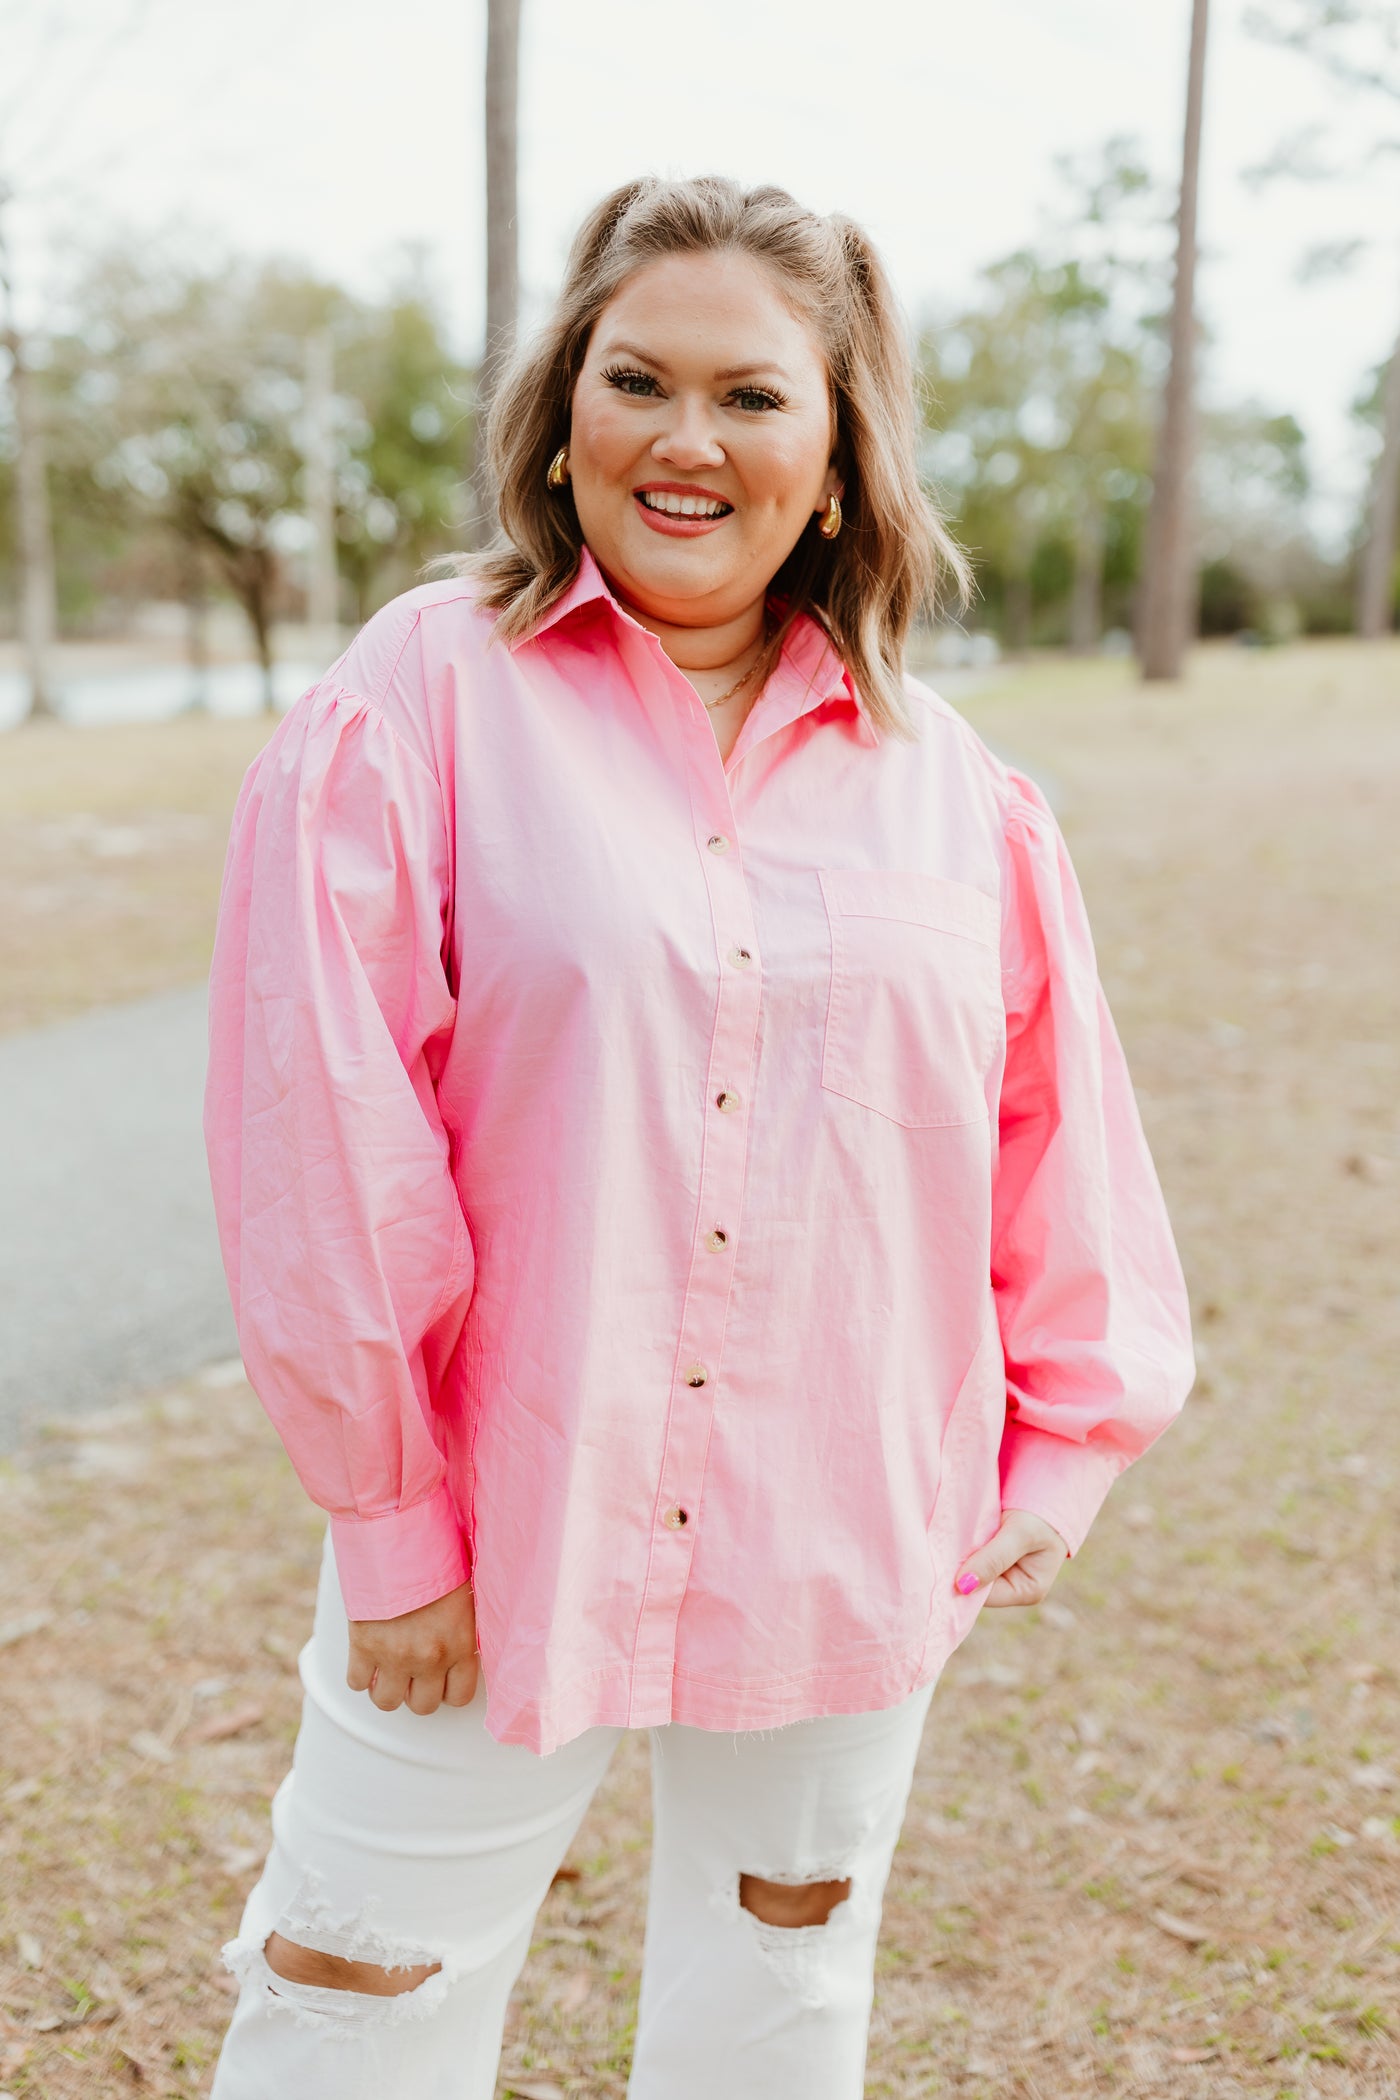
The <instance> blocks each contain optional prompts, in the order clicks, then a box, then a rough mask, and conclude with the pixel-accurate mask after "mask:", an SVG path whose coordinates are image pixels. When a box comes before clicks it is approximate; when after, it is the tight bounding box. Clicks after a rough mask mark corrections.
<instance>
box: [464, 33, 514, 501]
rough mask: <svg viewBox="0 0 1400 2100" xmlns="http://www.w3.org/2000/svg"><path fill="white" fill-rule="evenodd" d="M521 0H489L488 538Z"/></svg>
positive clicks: (481, 480) (505, 306)
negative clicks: (491, 421)
mask: <svg viewBox="0 0 1400 2100" xmlns="http://www.w3.org/2000/svg"><path fill="white" fill-rule="evenodd" d="M520 4H521V0H486V77H485V94H484V111H485V138H486V335H485V341H484V344H483V347H482V354H481V368H480V371H479V373H478V377H477V396H476V435H477V444H476V471H475V477H474V479H475V491H476V508H477V518H476V527H477V532H478V536H479V537H482V538H486V537H489V530H490V525H491V522H492V520H493V519H494V517H495V512H496V492H495V490H494V489H493V488H492V486H491V470H490V464H489V462H488V460H487V458H486V453H485V448H484V446H483V445H482V443H481V435H482V432H483V430H484V429H485V425H486V414H487V410H488V409H489V407H490V405H491V396H492V393H493V391H494V389H495V385H496V380H497V378H498V376H499V374H500V372H501V371H502V369H503V367H504V366H505V364H506V363H507V361H508V360H509V357H510V354H511V351H512V349H513V348H514V345H515V334H516V329H517V326H518V324H519V305H520V234H519V224H518V211H519V199H518V169H519V144H518V137H517V132H518V111H519V101H520Z"/></svg>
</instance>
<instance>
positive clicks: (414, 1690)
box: [404, 1672, 443, 1714]
mask: <svg viewBox="0 0 1400 2100" xmlns="http://www.w3.org/2000/svg"><path fill="white" fill-rule="evenodd" d="M442 1685H443V1680H442V1675H441V1672H436V1673H431V1672H430V1673H429V1675H428V1676H426V1677H410V1678H409V1680H408V1690H407V1691H406V1692H405V1694H404V1697H405V1699H406V1701H407V1703H408V1706H409V1710H410V1712H412V1713H415V1714H435V1713H436V1712H437V1710H438V1708H439V1707H440V1706H441V1704H442Z"/></svg>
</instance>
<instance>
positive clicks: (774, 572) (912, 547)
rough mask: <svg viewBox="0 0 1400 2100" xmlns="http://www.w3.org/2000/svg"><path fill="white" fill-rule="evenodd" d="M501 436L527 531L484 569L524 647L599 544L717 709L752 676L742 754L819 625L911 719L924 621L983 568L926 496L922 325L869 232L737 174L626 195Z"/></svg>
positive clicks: (901, 725)
mask: <svg viewBox="0 0 1400 2100" xmlns="http://www.w3.org/2000/svg"><path fill="white" fill-rule="evenodd" d="M488 441H489V444H490V447H491V454H492V461H493V467H494V472H495V478H496V482H497V486H498V489H499V495H500V512H501V522H502V526H503V528H504V540H503V543H502V544H501V545H500V546H499V547H498V548H497V549H496V550H493V552H492V554H491V555H490V556H489V557H488V559H487V561H486V562H485V563H484V564H480V563H474V564H473V565H472V566H473V567H476V568H478V569H481V570H482V571H483V573H484V576H485V580H486V584H487V593H486V602H487V603H488V604H490V605H491V606H493V607H495V608H497V609H498V610H499V611H500V613H501V620H500V623H499V631H500V633H501V635H502V636H503V637H504V638H510V637H512V636H514V635H515V634H516V633H524V632H527V631H528V630H529V628H530V627H531V626H532V625H533V624H534V623H535V622H536V621H537V620H538V619H539V618H540V617H541V616H542V615H543V614H544V613H545V612H547V611H548V609H549V607H550V606H551V605H553V604H554V603H555V602H557V600H558V598H559V597H560V596H561V594H562V593H563V591H565V590H566V589H567V588H568V586H569V584H570V582H571V581H572V580H573V577H574V575H575V572H576V570H577V566H578V557H579V550H580V547H581V545H584V544H586V545H587V546H588V548H589V549H590V551H591V552H592V554H593V555H594V557H595V558H596V560H597V561H598V563H599V565H600V567H601V568H602V570H603V573H604V574H605V575H606V576H607V578H608V580H609V583H610V584H611V585H612V587H613V589H614V591H615V592H616V593H617V594H618V596H619V598H620V600H621V601H622V602H623V603H624V604H626V605H627V606H628V609H629V610H630V611H632V612H634V613H636V614H638V616H639V617H641V618H642V619H643V620H644V622H645V624H646V625H647V626H649V627H650V628H651V630H652V631H653V632H654V633H656V634H657V635H658V636H659V637H660V639H661V641H662V644H663V646H664V647H665V648H666V650H667V653H668V654H669V655H670V656H671V657H672V660H673V661H674V662H675V663H677V664H678V665H679V666H680V667H681V668H682V669H683V670H685V672H686V673H687V675H688V676H689V677H690V678H691V681H692V683H693V684H694V685H695V686H696V688H697V690H698V691H699V692H700V694H701V697H702V698H704V699H705V700H706V701H707V702H712V701H714V699H715V695H716V694H717V693H720V692H721V690H722V689H723V688H724V687H726V686H727V685H728V683H729V682H730V681H729V678H728V677H726V676H725V675H724V674H726V673H730V674H731V675H732V671H733V669H734V668H736V667H737V666H739V664H740V663H741V661H743V660H745V659H746V660H747V661H746V669H747V672H748V675H747V677H746V678H745V679H744V681H743V683H742V685H741V687H740V689H739V691H738V693H737V694H736V695H735V696H734V700H733V701H732V702H728V701H727V702H726V704H727V705H728V707H729V713H728V714H727V715H726V716H721V717H720V719H719V721H718V723H717V728H718V729H719V733H720V739H721V747H722V748H725V747H726V746H731V747H732V743H733V741H734V739H735V738H736V737H737V733H738V729H739V726H740V723H741V719H742V716H741V715H740V714H739V712H738V709H739V707H741V706H742V705H743V703H744V702H745V701H746V700H747V701H749V702H751V701H752V699H753V697H754V694H755V693H756V692H757V691H758V690H759V689H760V688H761V686H762V684H763V681H764V679H765V678H766V677H767V676H768V675H769V673H771V671H772V669H773V667H774V665H775V664H776V663H777V661H778V660H779V657H780V656H781V654H782V649H783V644H784V641H785V639H786V637H787V635H788V633H789V632H790V631H791V628H792V625H793V623H794V621H796V620H797V619H799V618H801V617H802V616H804V615H807V616H811V617H814V618H815V619H816V620H817V621H818V622H819V623H820V624H821V626H822V627H823V628H824V629H825V630H826V632H827V633H828V634H829V635H830V636H831V639H832V641H833V642H834V643H835V645H836V647H837V649H838V651H839V652H840V654H841V656H842V659H843V661H844V662H845V663H846V665H847V667H848V668H849V670H850V672H851V675H852V677H853V679H854V680H855V682H856V684H857V685H858V687H859V688H860V690H861V692H862V694H863V696H864V699H865V702H866V705H867V706H868V707H869V709H870V712H871V715H872V718H873V719H874V720H875V721H876V722H878V723H880V724H881V725H882V726H884V727H886V728H890V729H894V730H896V731H898V730H901V729H905V728H907V727H908V720H909V717H908V711H907V706H906V702H905V698H904V694H903V687H902V680H903V658H904V644H905V639H906V636H907V634H908V631H909V628H910V625H911V624H912V622H913V620H914V617H915V615H916V614H917V613H918V611H919V610H920V608H921V607H928V608H930V609H931V608H932V605H933V603H934V601H935V598H936V596H937V594H938V590H939V586H940V582H946V585H947V587H948V588H949V589H950V590H951V592H952V594H953V596H954V597H955V598H958V599H961V598H962V597H963V596H964V595H965V593H966V590H967V583H968V572H967V569H966V566H965V564H964V561H963V558H962V556H961V554H960V553H959V551H958V549H957V548H956V547H955V546H954V544H953V542H952V540H951V539H950V538H949V536H948V533H947V532H946V530H945V528H944V527H943V525H942V523H941V521H940V519H939V517H938V514H937V511H936V509H935V508H934V506H933V504H932V503H931V501H930V500H929V498H928V496H927V495H926V493H925V492H924V490H923V489H922V488H921V487H920V484H919V480H918V474H917V471H916V468H915V411H914V383H913V372H912V367H911V363H910V357H909V349H908V343H907V338H906V332H905V328H904V324H903V320H902V317H901V315H900V313H899V310H898V307H897V306H896V304H895V301H894V298H893V296H892V294H891V292H890V289H889V285H888V282H887V280H886V278H885V274H884V270H883V268H882V266H881V264H880V261H879V258H878V257H877V256H876V254H875V252H874V250H873V249H872V248H871V246H870V244H869V242H868V241H867V240H866V238H865V235H864V234H863V233H862V232H861V230H860V229H859V227H857V226H855V225H854V224H852V222H851V221H850V220H847V219H841V218H839V217H836V218H831V219H823V218H819V217H818V216H817V215H816V214H815V213H812V212H807V211H803V210H802V209H801V207H800V206H798V205H796V204H794V202H793V200H792V198H791V197H789V196H788V195H787V193H786V191H784V190H779V189H758V190H750V191H744V190H741V189H740V188H739V187H738V185H737V184H735V183H732V182H726V181H724V180H722V179H720V178H709V179H702V180H699V181H694V182H685V183H663V182H656V181H645V182H638V183H631V184H628V185H627V186H626V188H624V189H621V190H618V191H615V192H614V193H613V195H612V196H610V197H607V198H605V199H604V200H603V202H602V203H601V204H600V205H599V206H598V208H597V210H596V211H595V212H593V213H592V214H591V215H590V217H589V218H588V219H587V220H586V221H585V223H584V225H583V227H582V228H581V229H580V231H579V234H578V237H577V239H576V240H575V242H574V246H573V249H572V252H571V254H570V257H569V264H568V269H567V271H566V274H565V283H564V289H563V291H562V293H561V296H560V300H559V303H558V306H557V308H556V310H555V313H554V315H553V317H552V319H551V320H550V322H549V323H548V325H547V326H546V328H545V329H544V331H543V332H542V334H541V335H540V336H539V337H538V339H537V340H536V341H535V342H534V343H533V344H532V345H531V346H530V347H529V348H528V349H527V351H526V352H525V354H524V355H523V356H522V357H521V358H520V359H519V360H518V362H517V364H516V366H515V369H514V371H513V372H512V374H511V375H510V376H509V378H508V379H507V380H506V382H505V383H504V384H503V386H502V388H501V391H500V393H499V394H498V396H497V399H496V402H495V405H494V408H493V412H492V416H491V427H490V431H489V434H488ZM561 454H562V457H563V459H564V461H566V462H567V464H566V466H565V467H564V468H563V470H562V472H561V474H560V475H559V476H558V477H557V479H556V483H555V487H554V491H553V494H551V491H550V488H549V486H548V483H547V469H548V466H549V462H550V461H551V460H554V459H559V458H560V457H561ZM565 474H567V477H568V484H569V490H570V494H569V495H568V496H564V497H562V500H559V490H560V489H561V487H562V485H563V479H564V475H565ZM702 503H703V504H704V505H705V506H706V511H705V512H704V513H702V512H701V510H700V508H699V506H700V505H701V504H702ZM687 505H690V506H691V507H690V508H689V509H687V508H686V506H687ZM668 542H669V543H671V544H667V543H668ZM696 543H700V544H696ZM772 601H777V602H776V603H774V602H772ZM716 704H717V703H716ZM726 755H727V750H726Z"/></svg>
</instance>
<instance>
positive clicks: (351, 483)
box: [64, 251, 466, 706]
mask: <svg viewBox="0 0 1400 2100" xmlns="http://www.w3.org/2000/svg"><path fill="white" fill-rule="evenodd" d="M74 305H75V316H74V321H73V329H72V333H71V337H70V338H69V340H68V342H67V344H66V345H65V353H64V354H65V356H66V357H67V359H68V360H69V362H70V363H71V364H72V366H73V367H74V370H75V373H76V374H77V377H75V380H74V391H75V392H76V391H77V389H78V387H79V386H82V385H87V388H88V392H89V394H91V392H92V389H91V384H90V380H91V368H94V367H100V370H101V373H102V377H103V386H102V388H101V400H100V403H98V402H96V401H93V402H92V404H91V405H90V407H89V412H88V414H87V416H86V418H85V421H84V428H85V430H86V431H87V433H88V437H89V443H90V448H91V449H90V454H89V457H90V459H91V462H92V464H91V470H90V471H91V478H92V481H93V483H94V484H95V485H96V486H97V487H98V488H99V489H103V490H107V491H109V492H110V491H120V492H123V493H124V494H125V496H126V498H127V500H128V501H129V503H131V504H134V505H135V506H136V509H137V512H138V513H139V516H140V517H141V518H143V519H144V520H145V521H146V523H147V525H148V526H149V525H152V524H155V525H158V526H159V527H160V528H161V529H162V530H163V531H164V532H165V533H166V534H167V535H168V536H169V537H170V538H172V539H173V541H174V542H175V543H176V544H177V545H178V547H179V548H180V549H181V550H182V552H181V557H180V562H179V570H180V574H181V581H182V585H183V587H184V588H185V590H186V592H187V595H189V596H191V597H192V598H193V597H195V596H197V594H198V593H199V592H200V591H201V589H202V578H203V573H204V568H205V565H206V563H207V565H208V566H209V567H211V568H212V569H213V571H214V573H215V575H216V576H217V577H218V578H219V579H220V580H221V581H222V583H223V584H224V586H225V588H226V589H228V590H229V591H230V592H231V593H232V595H233V596H234V597H235V598H236V599H237V601H238V603H239V604H240V605H241V606H242V608H243V610H244V612H245V614H246V615H247V618H248V621H249V624H250V626H251V628H252V630H253V636H254V641H255V645H256V649H257V654H258V659H259V662H260V663H261V665H262V669H263V679H264V694H265V697H266V700H267V703H268V705H269V706H271V705H272V700H273V674H272V624H273V619H274V616H275V614H276V613H277V612H278V609H279V607H280V606H282V605H283V604H284V603H285V602H286V601H287V600H288V599H289V598H291V599H293V600H294V599H295V598H296V597H297V596H300V597H301V598H302V599H303V602H304V604H305V608H306V610H307V611H308V612H310V611H311V610H312V602H313V591H314V589H315V588H316V580H315V573H314V568H313V565H312V561H311V560H310V559H309V558H308V557H311V556H313V555H314V551H315V541H316V529H315V523H314V520H315V517H316V515H317V513H318V511H319V513H320V516H321V519H322V523H321V532H322V535H323V536H324V535H326V533H327V530H328V529H329V537H330V542H331V546H330V551H331V552H332V553H333V555H334V557H335V566H334V569H332V570H331V571H330V573H329V574H324V575H323V577H322V580H321V583H320V585H319V589H320V592H321V606H322V609H323V611H324V608H325V607H326V606H327V605H330V606H331V607H332V608H333V609H334V610H335V612H336V614H337V616H338V612H339V606H338V603H337V602H336V601H337V599H338V595H339V590H340V578H341V576H342V574H343V575H344V577H345V579H346V581H347V582H348V584H349V587H350V593H351V597H352V600H353V605H354V610H355V613H356V616H357V617H358V618H360V619H364V618H365V617H367V616H368V614H369V613H370V612H371V611H372V610H373V608H374V604H375V603H376V602H377V594H387V591H388V590H389V589H392V588H403V587H404V586H406V585H408V584H410V583H412V582H413V581H414V580H415V579H416V576H417V573H418V571H419V570H420V569H421V566H422V564H423V562H424V561H425V560H426V559H427V558H428V557H429V556H430V555H433V554H438V553H441V552H443V551H445V549H446V547H447V546H448V545H450V542H451V537H452V520H453V516H454V514H455V512H456V509H457V505H458V498H459V495H460V487H461V483H460V474H459V471H458V468H457V465H456V453H457V440H458V430H457V427H456V426H457V425H458V424H459V423H460V420H461V415H462V410H461V408H460V405H459V404H460V401H461V397H462V395H463V393H464V390H465V383H466V374H465V372H464V370H463V368H462V367H461V366H460V365H458V364H457V363H456V362H455V361H454V360H453V359H452V358H451V356H450V355H449V353H448V351H447V349H446V347H445V344H444V341H443V335H442V329H441V326H440V323H439V322H438V319H437V317H436V314H435V312H434V310H433V307H432V303H431V300H430V297H429V294H428V291H427V288H426V285H425V284H424V282H423V278H422V272H421V267H419V266H417V265H415V266H413V267H411V268H410V270H409V271H408V273H407V275H406V277H405V278H404V280H403V281H402V282H401V283H400V285H398V286H397V287H396V288H395V290H394V291H393V293H392V294H391V296H390V297H389V298H388V299H387V300H386V301H385V302H384V303H383V304H382V305H374V304H371V303H367V302H364V301H360V300H355V299H352V298H350V297H349V296H348V295H347V294H345V293H344V292H342V291H341V290H340V289H339V288H338V287H336V286H334V285H331V284H327V283H325V282H323V281H321V280H319V279H317V278H314V277H311V276H307V275H305V274H301V273H297V272H289V271H287V270H285V269H278V268H275V267H272V266H265V267H263V268H261V269H255V268H252V267H250V266H247V265H243V266H239V265H235V264H232V263H230V264H227V265H225V266H223V267H220V268H218V269H216V270H213V271H211V270H209V269H208V268H207V266H204V265H199V266H196V265H192V264H191V263H190V261H189V260H188V258H187V257H184V256H182V255H179V254H169V253H167V254H165V255H155V256H152V255H150V254H149V253H148V254H145V255H143V256H141V257H139V258H138V257H136V256H134V255H132V254H131V253H130V252H122V251H109V252H108V253H106V254H105V255H102V256H100V257H99V258H97V260H96V261H95V262H94V263H93V265H92V266H91V268H90V269H89V271H88V273H87V275H86V278H85V280H84V282H83V284H82V285H81V286H80V287H79V289H78V291H77V293H76V294H75V300H74ZM308 345H312V346H315V347H314V348H313V349H312V350H311V352H310V354H309V355H308ZM328 366H329V367H330V369H329V370H328V369H327V367H328ZM133 522H134V521H133ZM323 559H324V555H323ZM299 572H300V574H301V576H302V579H303V581H302V585H301V587H300V590H299V589H298V585H297V582H296V577H297V574H298V573H299ZM332 591H334V593H335V597H332V596H331V593H332Z"/></svg>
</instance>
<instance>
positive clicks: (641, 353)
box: [612, 343, 789, 379]
mask: <svg viewBox="0 0 1400 2100" xmlns="http://www.w3.org/2000/svg"><path fill="white" fill-rule="evenodd" d="M612 355H613V356H614V357H617V356H626V357H638V358H640V359H641V361H642V363H643V364H644V365H654V366H655V367H656V370H657V371H658V372H669V371H670V369H671V368H670V366H669V365H668V364H667V362H666V360H665V358H664V357H658V356H657V355H656V353H655V351H653V350H646V349H644V348H643V347H642V345H641V344H640V343H614V344H613V347H612ZM755 372H766V373H768V375H769V376H770V377H771V378H773V379H787V378H789V374H788V373H787V372H785V371H784V369H783V367H782V366H781V365H776V364H766V363H760V364H753V365H726V366H725V368H724V370H723V371H722V372H716V373H715V378H716V379H751V378H752V377H753V375H754V373H755Z"/></svg>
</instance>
